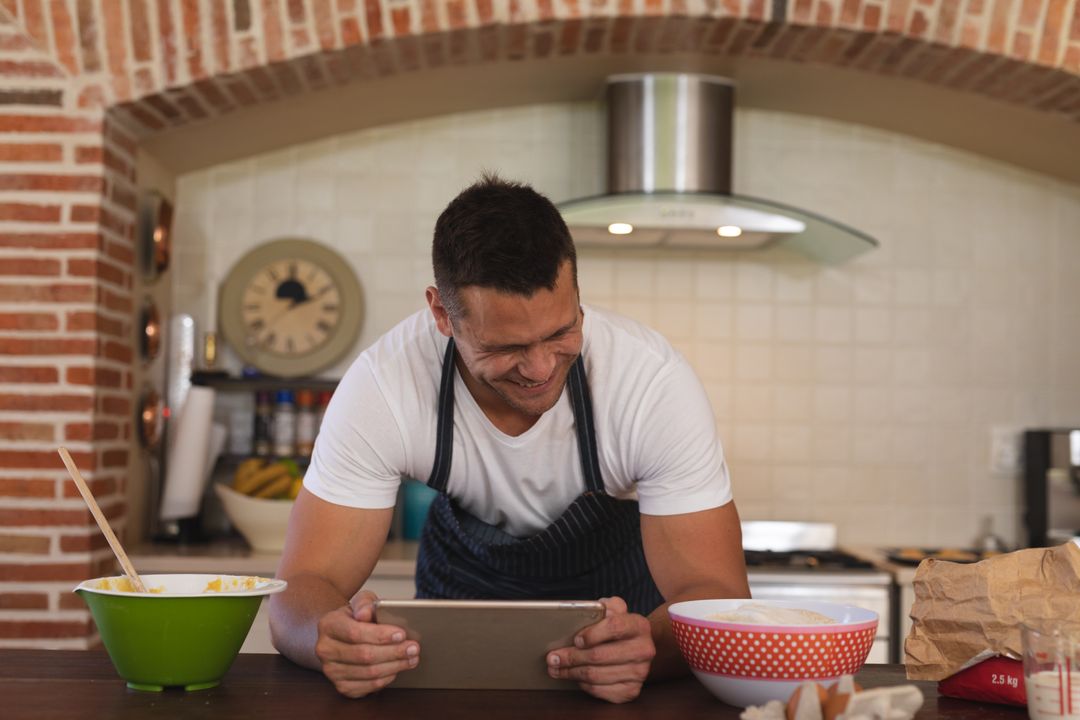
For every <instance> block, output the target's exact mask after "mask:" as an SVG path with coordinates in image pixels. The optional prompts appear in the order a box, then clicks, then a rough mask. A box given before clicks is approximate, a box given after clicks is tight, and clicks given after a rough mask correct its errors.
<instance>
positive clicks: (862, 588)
mask: <svg viewBox="0 0 1080 720" xmlns="http://www.w3.org/2000/svg"><path fill="white" fill-rule="evenodd" d="M742 527H743V552H744V555H745V556H746V571H747V575H748V577H749V579H750V594H751V595H752V596H753V597H754V599H757V600H811V601H817V602H831V603H841V604H845V605H858V606H859V607H863V608H866V609H868V610H873V611H874V612H876V613H877V614H878V632H877V637H876V638H875V639H874V645H873V647H872V648H871V649H870V656H869V657H868V658H867V662H871V663H888V662H899V657H900V642H899V641H900V638H898V631H897V629H896V628H894V627H893V624H894V621H895V617H896V614H895V612H894V610H893V608H894V607H896V590H895V587H896V586H895V583H894V582H893V577H892V575H891V574H890V573H889V572H887V571H885V570H881V569H879V568H878V567H877V566H875V565H874V564H873V563H870V562H867V561H866V560H864V559H862V558H859V557H857V556H855V555H852V554H851V553H848V552H845V551H843V550H841V549H839V548H837V547H836V540H837V536H836V526H835V525H831V524H828V523H793V522H773V521H748V522H744V523H743V524H742Z"/></svg>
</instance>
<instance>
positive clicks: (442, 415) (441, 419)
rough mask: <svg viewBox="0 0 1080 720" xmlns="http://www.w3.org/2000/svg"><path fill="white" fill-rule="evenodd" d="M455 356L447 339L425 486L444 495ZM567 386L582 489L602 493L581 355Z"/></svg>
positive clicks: (451, 429)
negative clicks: (432, 459)
mask: <svg viewBox="0 0 1080 720" xmlns="http://www.w3.org/2000/svg"><path fill="white" fill-rule="evenodd" d="M454 354H455V346H454V338H450V340H449V342H448V343H447V344H446V354H445V355H443V366H442V377H441V379H440V381H439V407H438V425H437V428H436V432H435V463H434V465H433V466H432V468H431V476H430V477H429V478H428V481H427V484H428V487H430V488H431V489H432V490H436V491H438V492H441V493H445V492H446V485H447V482H448V481H449V479H450V463H451V461H452V459H453V453H454V369H455V366H454ZM567 385H568V386H569V388H570V404H571V407H572V408H573V410H574V426H575V428H576V429H577V441H578V453H579V455H580V456H581V471H582V474H583V475H584V476H585V489H586V490H587V491H591V492H594V493H599V494H604V480H603V478H602V477H601V475H600V460H599V458H598V456H597V452H596V426H595V425H594V424H593V412H592V396H591V395H590V394H589V382H588V380H587V379H586V377H585V361H584V359H583V358H582V356H580V355H579V356H578V358H577V360H575V361H574V364H573V365H571V366H570V374H569V376H568V378H567Z"/></svg>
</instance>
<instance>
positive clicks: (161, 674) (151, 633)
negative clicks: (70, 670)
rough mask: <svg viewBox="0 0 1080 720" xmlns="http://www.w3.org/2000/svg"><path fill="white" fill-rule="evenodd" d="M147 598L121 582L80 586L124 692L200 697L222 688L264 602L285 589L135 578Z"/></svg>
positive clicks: (223, 580)
mask: <svg viewBox="0 0 1080 720" xmlns="http://www.w3.org/2000/svg"><path fill="white" fill-rule="evenodd" d="M140 577H141V578H142V581H143V584H144V585H145V586H146V588H147V589H148V590H149V591H150V592H147V593H135V592H130V591H129V590H130V587H131V586H130V584H129V583H128V580H127V578H126V577H124V576H120V577H105V578H95V579H94V580H87V581H85V582H83V583H81V584H80V585H79V586H78V587H77V588H75V592H77V593H78V594H79V595H80V596H82V599H83V600H85V601H86V604H87V605H88V606H89V607H90V614H91V615H93V616H94V622H95V623H96V624H97V627H98V631H99V632H100V633H101V640H102V642H103V643H105V649H106V650H107V651H108V653H109V657H110V658H111V659H112V662H113V665H114V666H115V667H116V671H117V672H118V673H119V674H120V677H122V678H123V679H124V680H126V681H127V684H128V687H129V688H132V689H135V690H151V691H158V692H160V691H161V690H163V689H164V688H166V687H169V686H175V685H179V686H182V687H183V688H184V689H185V690H203V689H205V688H211V687H214V686H215V685H217V684H218V683H219V682H221V678H222V676H224V675H225V673H226V672H228V670H229V667H230V666H231V665H232V663H233V660H234V659H236V654H237V653H238V652H240V646H241V645H243V644H244V638H246V637H247V634H248V630H250V629H251V623H252V621H253V620H254V619H255V614H256V613H257V612H258V611H259V603H260V602H262V599H263V596H264V595H270V594H272V593H277V592H281V591H282V590H284V589H285V584H286V583H285V581H283V580H269V579H267V578H259V577H245V576H237V575H188V574H179V575H141V576H140Z"/></svg>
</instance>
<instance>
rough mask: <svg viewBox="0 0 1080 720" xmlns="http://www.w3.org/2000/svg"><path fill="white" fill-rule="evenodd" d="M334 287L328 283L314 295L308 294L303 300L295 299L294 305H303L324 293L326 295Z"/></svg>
mask: <svg viewBox="0 0 1080 720" xmlns="http://www.w3.org/2000/svg"><path fill="white" fill-rule="evenodd" d="M333 289H334V286H333V285H327V286H325V287H324V288H323V289H322V290H320V291H319V292H317V293H315V294H314V295H308V296H307V297H305V298H304V299H302V300H294V301H293V307H296V306H297V305H303V304H304V303H309V302H311V301H312V300H317V299H319V298H320V297H322V296H323V295H325V294H326V293H328V292H330V291H331V290H333ZM289 309H290V310H291V309H292V308H289Z"/></svg>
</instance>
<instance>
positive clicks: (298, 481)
mask: <svg viewBox="0 0 1080 720" xmlns="http://www.w3.org/2000/svg"><path fill="white" fill-rule="evenodd" d="M302 487H304V478H293V481H292V487H290V488H289V499H290V500H295V499H296V496H297V495H299V494H300V488H302Z"/></svg>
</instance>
